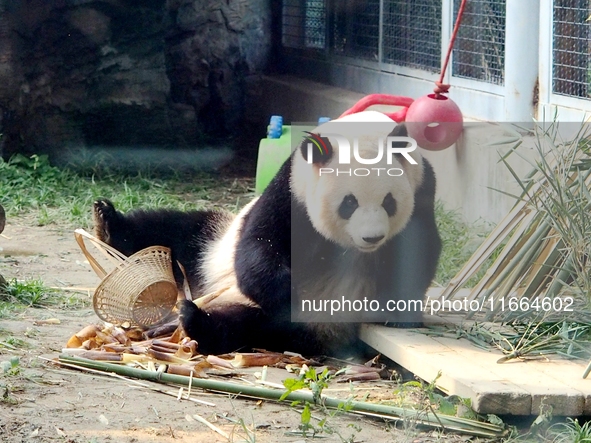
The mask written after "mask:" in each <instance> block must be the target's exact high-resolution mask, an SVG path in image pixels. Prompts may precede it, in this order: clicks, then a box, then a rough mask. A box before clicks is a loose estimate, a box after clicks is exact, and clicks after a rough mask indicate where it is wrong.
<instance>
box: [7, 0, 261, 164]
mask: <svg viewBox="0 0 591 443" xmlns="http://www.w3.org/2000/svg"><path fill="white" fill-rule="evenodd" d="M269 3H270V0H168V1H167V0H143V1H142V0H104V1H91V0H0V118H1V120H0V132H1V133H2V138H1V139H0V140H1V143H2V154H3V155H4V156H5V157H6V156H8V155H10V154H11V153H13V152H17V151H20V152H27V151H28V152H48V151H49V152H52V151H53V152H55V151H60V150H64V149H69V148H70V147H79V146H83V147H84V146H87V147H90V146H95V145H111V146H113V145H116V146H126V145H151V146H180V147H193V146H197V145H199V143H200V142H202V141H203V137H204V136H206V135H208V134H211V135H216V136H220V135H222V136H224V135H228V134H232V133H233V132H235V131H237V130H238V129H239V128H240V125H241V124H242V122H243V119H244V116H245V108H244V106H245V105H244V103H245V96H247V95H248V90H249V88H250V87H251V85H256V79H257V78H258V75H259V74H260V73H261V72H262V71H263V70H264V69H265V67H266V64H267V61H268V54H269V51H270V40H271V39H270V5H269ZM252 87H255V86H252Z"/></svg>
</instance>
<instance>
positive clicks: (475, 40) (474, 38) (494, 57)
mask: <svg viewBox="0 0 591 443" xmlns="http://www.w3.org/2000/svg"><path fill="white" fill-rule="evenodd" d="M460 3H461V0H454V17H456V16H457V13H458V10H459V6H460ZM505 10H506V1H505V0H471V1H469V2H468V3H467V5H466V9H465V11H464V16H463V18H462V25H461V26H460V30H459V32H458V37H457V40H456V43H455V46H454V50H453V63H452V75H453V76H454V77H463V78H470V79H475V80H481V81H485V82H487V83H492V84H496V85H502V84H503V83H504V71H505Z"/></svg>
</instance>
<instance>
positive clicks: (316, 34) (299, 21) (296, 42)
mask: <svg viewBox="0 0 591 443" xmlns="http://www.w3.org/2000/svg"><path fill="white" fill-rule="evenodd" d="M282 16H283V17H282V19H283V23H282V44H283V46H285V47H288V48H315V49H323V48H325V46H326V1H325V0H284V1H283V8H282Z"/></svg>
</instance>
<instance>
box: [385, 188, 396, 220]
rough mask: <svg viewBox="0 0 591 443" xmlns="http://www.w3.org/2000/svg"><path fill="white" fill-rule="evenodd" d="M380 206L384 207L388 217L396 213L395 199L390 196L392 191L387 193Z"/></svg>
mask: <svg viewBox="0 0 591 443" xmlns="http://www.w3.org/2000/svg"><path fill="white" fill-rule="evenodd" d="M382 208H384V210H385V211H386V214H388V217H392V216H394V214H396V200H394V197H392V193H390V192H388V194H387V195H386V196H385V197H384V201H383V202H382Z"/></svg>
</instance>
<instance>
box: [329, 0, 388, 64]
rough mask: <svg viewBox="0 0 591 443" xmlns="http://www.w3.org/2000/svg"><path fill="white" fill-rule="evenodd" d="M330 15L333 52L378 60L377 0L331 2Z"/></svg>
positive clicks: (378, 8)
mask: <svg viewBox="0 0 591 443" xmlns="http://www.w3.org/2000/svg"><path fill="white" fill-rule="evenodd" d="M330 17H331V31H332V32H331V36H330V38H331V52H332V53H333V54H336V55H344V56H348V57H355V58H359V59H363V60H373V61H376V62H377V61H379V59H378V54H379V46H378V45H379V39H380V1H379V0H355V1H351V2H344V1H340V2H334V4H333V8H332V10H331V12H330Z"/></svg>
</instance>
